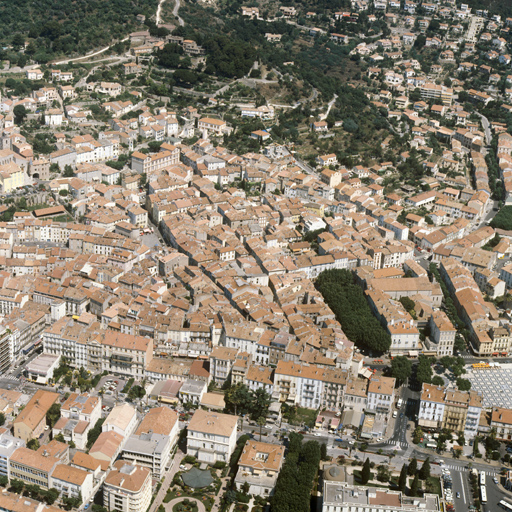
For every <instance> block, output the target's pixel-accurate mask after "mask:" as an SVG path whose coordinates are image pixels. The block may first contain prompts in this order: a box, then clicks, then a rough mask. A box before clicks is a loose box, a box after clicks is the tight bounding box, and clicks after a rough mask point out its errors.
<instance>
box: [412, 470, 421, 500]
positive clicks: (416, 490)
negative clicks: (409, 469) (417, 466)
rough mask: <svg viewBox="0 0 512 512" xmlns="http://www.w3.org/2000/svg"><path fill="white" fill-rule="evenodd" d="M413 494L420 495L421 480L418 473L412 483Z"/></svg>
mask: <svg viewBox="0 0 512 512" xmlns="http://www.w3.org/2000/svg"><path fill="white" fill-rule="evenodd" d="M411 496H420V480H419V477H418V473H416V474H415V475H414V478H413V481H412V484H411Z"/></svg>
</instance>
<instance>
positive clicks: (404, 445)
mask: <svg viewBox="0 0 512 512" xmlns="http://www.w3.org/2000/svg"><path fill="white" fill-rule="evenodd" d="M384 443H385V444H389V445H390V446H395V447H396V448H397V449H398V448H402V449H403V450H405V449H406V448H407V447H408V446H409V445H408V444H407V443H404V442H398V441H393V440H392V439H388V440H387V441H384Z"/></svg>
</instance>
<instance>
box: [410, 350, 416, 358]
mask: <svg viewBox="0 0 512 512" xmlns="http://www.w3.org/2000/svg"><path fill="white" fill-rule="evenodd" d="M409 357H418V351H417V350H409Z"/></svg>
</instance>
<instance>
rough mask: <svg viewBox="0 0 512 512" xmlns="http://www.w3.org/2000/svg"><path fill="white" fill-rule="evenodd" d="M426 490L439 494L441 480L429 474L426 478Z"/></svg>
mask: <svg viewBox="0 0 512 512" xmlns="http://www.w3.org/2000/svg"><path fill="white" fill-rule="evenodd" d="M426 491H427V492H431V493H432V494H437V495H439V496H441V495H442V493H441V481H440V480H439V478H437V477H435V476H431V477H430V478H429V479H428V480H427V485H426Z"/></svg>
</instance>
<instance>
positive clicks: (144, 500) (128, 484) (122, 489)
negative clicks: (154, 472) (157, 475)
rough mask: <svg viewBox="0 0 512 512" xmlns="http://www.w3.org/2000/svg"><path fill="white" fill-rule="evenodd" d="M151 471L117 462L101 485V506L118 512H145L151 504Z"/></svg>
mask: <svg viewBox="0 0 512 512" xmlns="http://www.w3.org/2000/svg"><path fill="white" fill-rule="evenodd" d="M151 495H152V494H151V471H150V470H149V469H148V468H145V467H142V466H138V465H136V464H130V463H128V462H126V461H123V460H118V461H117V462H116V463H115V464H114V467H113V468H112V471H110V472H109V473H108V475H107V477H106V479H105V483H104V484H103V506H104V507H105V508H106V509H107V510H116V511H119V512H146V510H147V509H148V507H149V504H150V502H151Z"/></svg>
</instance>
